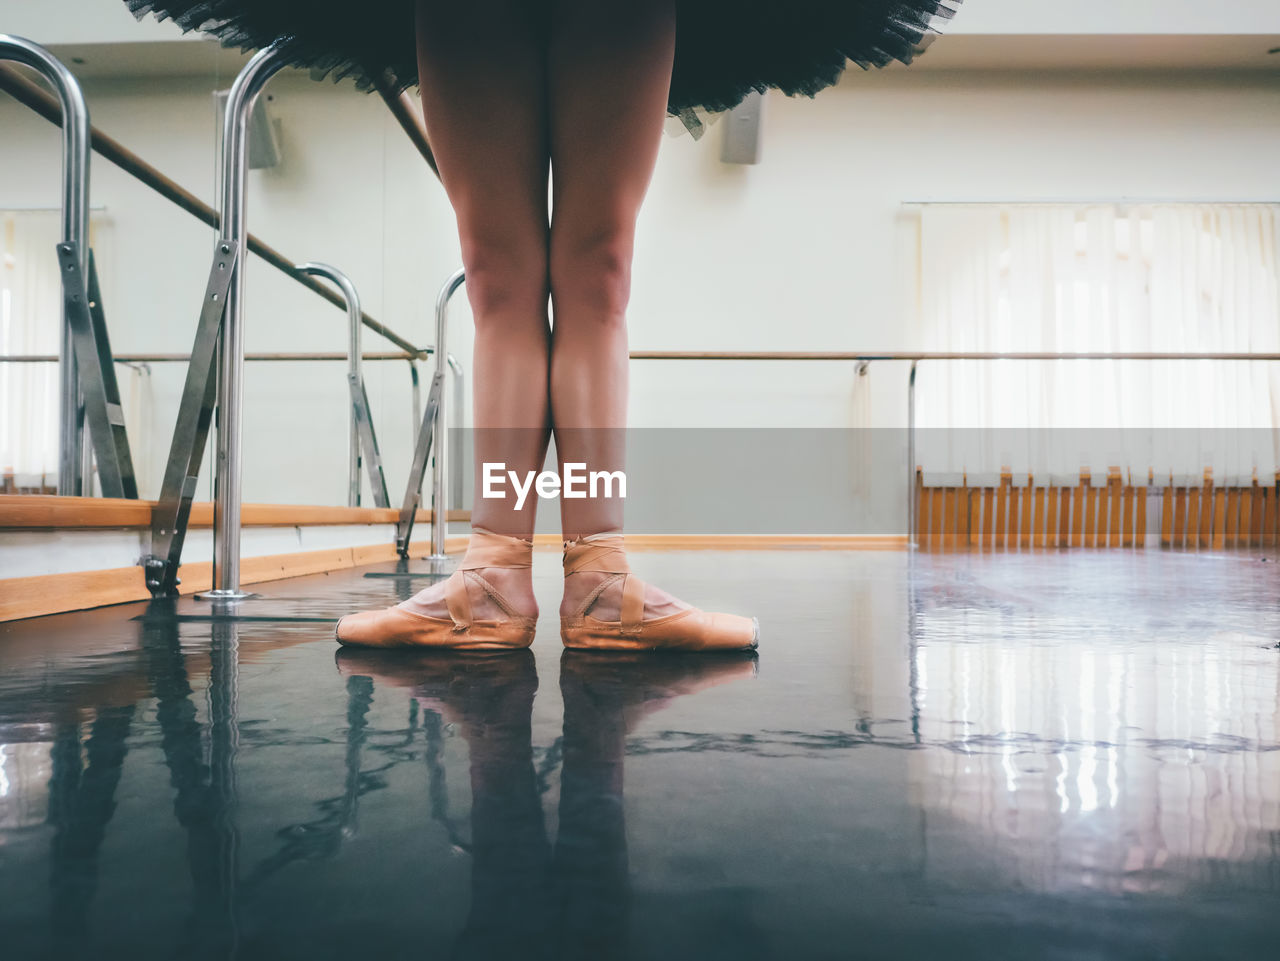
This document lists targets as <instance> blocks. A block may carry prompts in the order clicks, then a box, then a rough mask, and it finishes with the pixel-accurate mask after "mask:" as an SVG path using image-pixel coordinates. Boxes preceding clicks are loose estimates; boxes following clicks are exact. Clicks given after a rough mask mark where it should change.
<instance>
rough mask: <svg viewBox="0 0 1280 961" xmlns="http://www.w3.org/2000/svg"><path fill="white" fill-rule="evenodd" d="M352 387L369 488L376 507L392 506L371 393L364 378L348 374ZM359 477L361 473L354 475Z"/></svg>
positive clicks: (361, 454)
mask: <svg viewBox="0 0 1280 961" xmlns="http://www.w3.org/2000/svg"><path fill="white" fill-rule="evenodd" d="M347 384H348V385H349V386H350V388H351V408H352V410H353V412H354V414H355V422H356V430H357V432H358V433H359V435H360V459H361V460H363V461H364V466H365V469H366V470H367V471H368V472H369V490H371V491H372V492H373V503H374V506H375V507H390V506H391V498H390V496H389V495H388V494H387V477H386V475H385V474H384V473H383V472H382V454H381V452H380V451H379V450H378V434H377V432H376V431H375V430H374V429H373V417H372V416H371V415H370V414H369V394H368V391H366V390H365V388H364V378H363V377H361V376H359V375H358V374H354V373H349V374H347ZM354 476H355V477H356V478H359V476H360V475H359V474H356V475H354Z"/></svg>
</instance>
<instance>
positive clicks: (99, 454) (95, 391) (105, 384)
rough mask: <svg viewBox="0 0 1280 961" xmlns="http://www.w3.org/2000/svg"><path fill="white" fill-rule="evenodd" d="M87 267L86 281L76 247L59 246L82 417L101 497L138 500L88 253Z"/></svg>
mask: <svg viewBox="0 0 1280 961" xmlns="http://www.w3.org/2000/svg"><path fill="white" fill-rule="evenodd" d="M88 264H89V276H88V277H85V276H84V275H83V274H84V272H83V271H82V270H81V269H80V251H79V248H78V245H77V244H73V243H68V242H66V241H64V242H62V243H60V244H58V266H59V268H60V271H59V272H60V273H61V275H62V306H63V313H64V314H65V316H66V318H67V322H68V325H69V326H70V328H71V341H72V344H73V346H74V350H75V358H76V365H77V367H78V368H79V371H80V395H81V397H82V398H83V403H84V417H85V421H86V423H87V424H88V428H89V437H90V440H91V441H92V442H93V456H94V459H95V460H96V461H97V463H98V478H99V481H100V483H101V485H102V496H103V497H128V498H133V499H136V498H137V496H138V481H137V478H136V477H135V476H134V473H133V457H132V456H131V455H130V453H129V436H128V433H127V432H126V430H125V426H124V410H123V408H122V407H121V406H120V385H119V383H118V382H117V381H116V368H115V361H114V360H113V359H112V357H111V342H110V340H109V339H108V337H107V322H106V316H105V314H104V313H103V309H102V294H101V292H100V291H99V289H98V272H97V268H96V267H95V266H94V261H93V252H92V251H90V252H89V257H88Z"/></svg>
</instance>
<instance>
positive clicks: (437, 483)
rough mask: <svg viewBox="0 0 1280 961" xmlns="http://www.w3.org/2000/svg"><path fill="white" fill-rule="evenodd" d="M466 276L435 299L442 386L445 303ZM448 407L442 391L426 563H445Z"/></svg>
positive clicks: (446, 355) (445, 355) (437, 358)
mask: <svg viewBox="0 0 1280 961" xmlns="http://www.w3.org/2000/svg"><path fill="white" fill-rule="evenodd" d="M466 279H467V277H466V273H465V272H464V271H463V270H462V269H461V268H459V269H458V270H457V271H455V272H454V274H453V276H452V277H450V278H449V280H448V281H447V282H446V283H445V285H444V286H443V287H442V288H440V296H438V297H437V298H436V353H435V362H436V374H435V375H436V377H438V378H440V384H441V386H442V387H443V386H444V378H445V369H446V368H447V367H448V365H449V351H448V349H447V347H446V346H445V345H446V342H447V338H448V334H449V301H450V300H451V299H452V298H453V295H454V294H455V293H456V292H457V290H458V288H459V287H461V286H462V285H463V283H464V282H465V281H466ZM447 408H448V404H446V403H445V400H444V391H443V390H442V391H441V393H440V406H439V407H438V408H437V409H436V457H435V461H434V462H433V463H432V465H431V555H430V560H432V561H434V562H436V563H439V562H440V561H443V560H445V559H446V557H447V555H446V554H445V552H444V539H445V534H446V533H448V529H449V503H448V501H449V497H448V484H447V482H446V478H447V477H448V474H447V473H445V471H446V469H447V465H448V461H449V428H448V418H447V417H445V412H446V410H447Z"/></svg>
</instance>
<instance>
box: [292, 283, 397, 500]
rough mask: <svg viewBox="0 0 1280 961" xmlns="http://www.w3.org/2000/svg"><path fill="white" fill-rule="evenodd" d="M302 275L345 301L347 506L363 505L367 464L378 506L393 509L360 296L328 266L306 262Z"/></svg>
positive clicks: (353, 285) (374, 498)
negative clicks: (366, 369)
mask: <svg viewBox="0 0 1280 961" xmlns="http://www.w3.org/2000/svg"><path fill="white" fill-rule="evenodd" d="M295 269H296V270H297V271H298V272H299V273H303V274H309V275H314V276H317V277H324V278H325V279H326V280H329V281H330V282H331V283H332V284H333V285H334V286H335V287H337V288H338V290H339V291H341V292H342V299H343V300H344V301H345V302H346V307H347V321H348V323H349V325H350V329H349V332H348V337H349V341H348V346H347V387H348V389H349V390H350V392H351V430H350V441H349V445H348V446H349V451H348V471H347V506H348V507H358V506H360V464H361V461H363V462H364V465H365V467H366V469H367V470H368V472H369V489H370V491H372V492H373V503H374V505H375V506H377V507H390V506H391V498H390V496H389V495H388V494H387V477H386V474H385V473H384V472H383V469H382V453H381V451H379V449H378V434H377V431H375V430H374V427H373V415H372V413H371V412H370V408H369V392H368V391H367V390H366V389H365V385H364V374H363V372H362V371H361V362H362V358H363V355H362V353H361V350H360V327H361V323H362V321H361V309H360V295H359V293H357V291H356V288H355V284H353V283H352V282H351V278H350V277H348V276H347V275H346V274H344V273H343V272H342V271H341V270H339V269H338V268H337V267H332V266H330V265H329V264H321V263H315V262H310V261H309V262H307V263H305V264H298V265H297V267H296V268H295Z"/></svg>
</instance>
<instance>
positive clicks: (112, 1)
mask: <svg viewBox="0 0 1280 961" xmlns="http://www.w3.org/2000/svg"><path fill="white" fill-rule="evenodd" d="M0 33H11V34H16V35H17V36H19V37H26V38H27V39H29V40H34V41H36V42H37V43H41V44H44V45H45V46H49V45H50V44H59V43H130V42H139V41H153V40H178V39H182V31H181V30H179V29H178V28H177V27H175V26H174V25H173V24H172V23H160V22H158V21H156V20H155V19H154V18H152V17H148V18H146V19H145V20H143V21H142V22H141V23H139V22H138V21H137V20H135V19H134V17H133V14H131V13H130V12H129V8H128V7H126V6H125V5H124V0H0ZM193 39H194V38H193Z"/></svg>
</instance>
